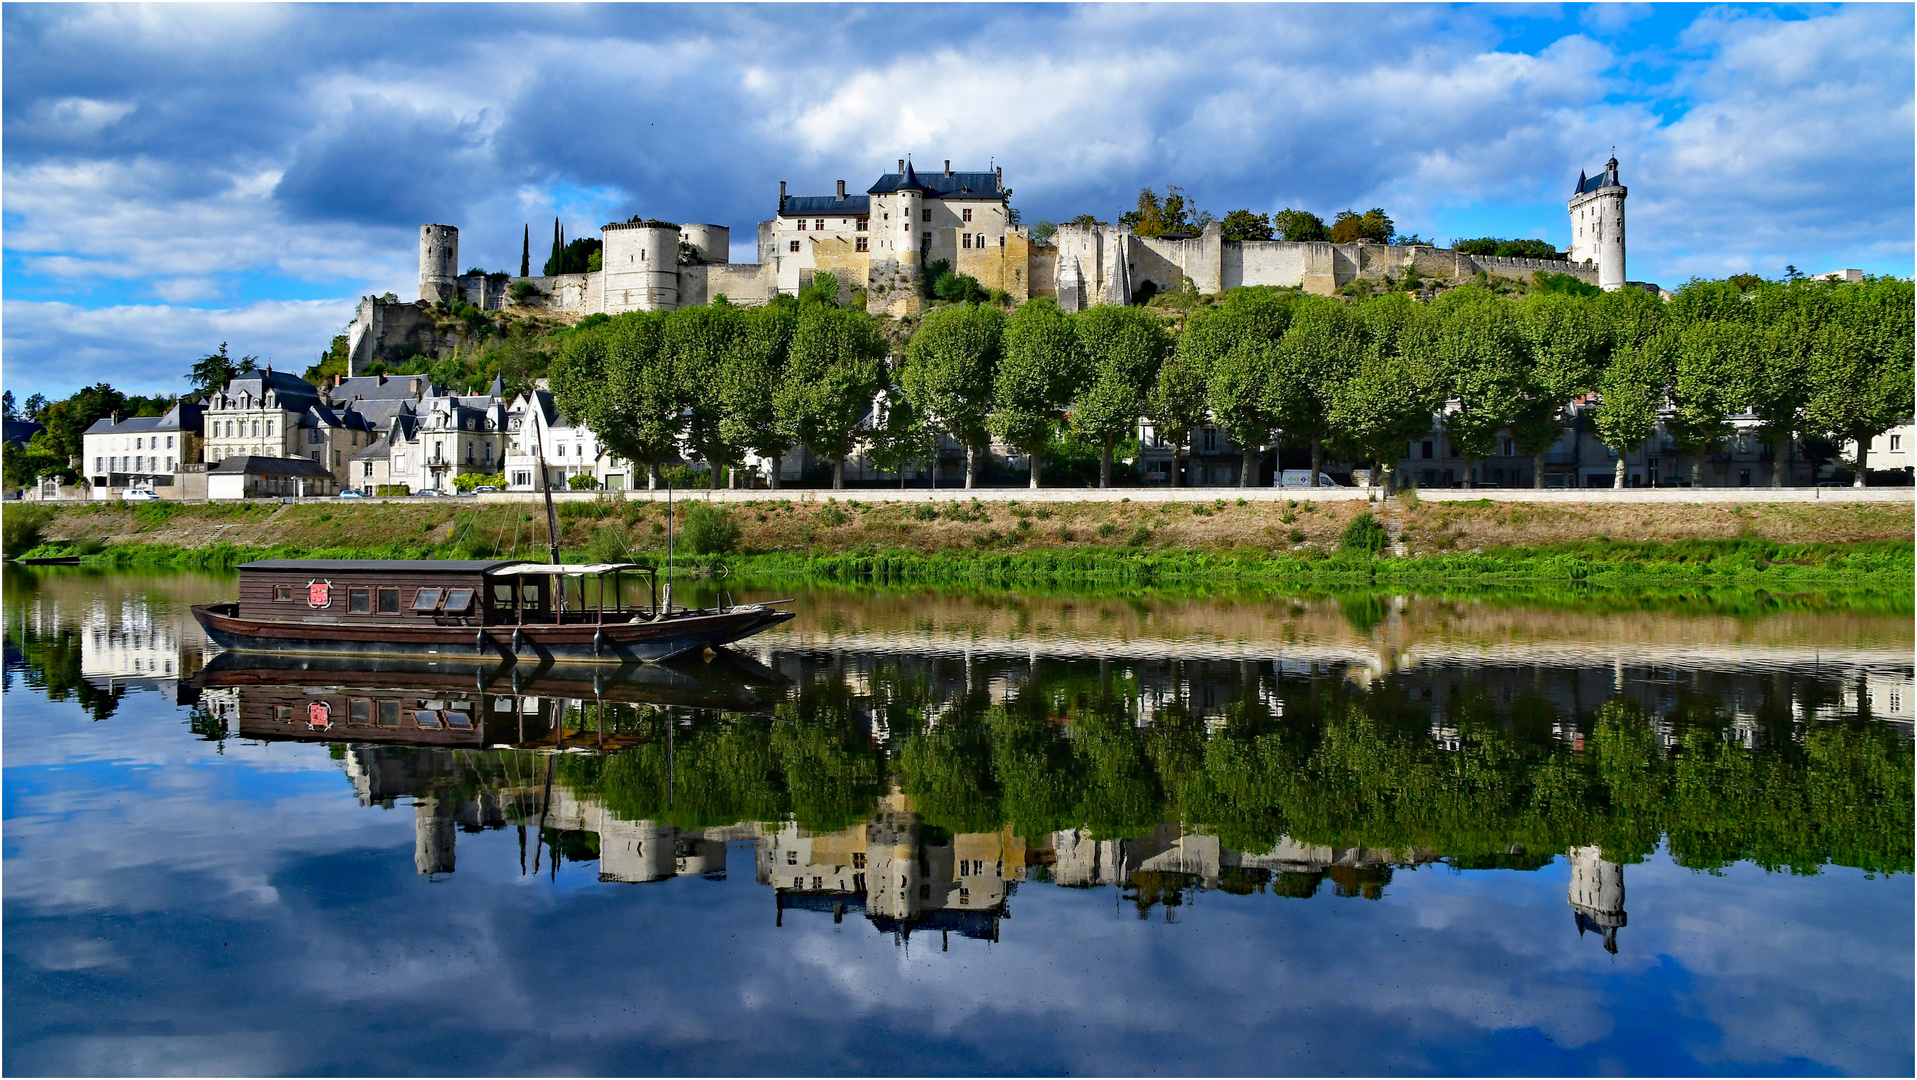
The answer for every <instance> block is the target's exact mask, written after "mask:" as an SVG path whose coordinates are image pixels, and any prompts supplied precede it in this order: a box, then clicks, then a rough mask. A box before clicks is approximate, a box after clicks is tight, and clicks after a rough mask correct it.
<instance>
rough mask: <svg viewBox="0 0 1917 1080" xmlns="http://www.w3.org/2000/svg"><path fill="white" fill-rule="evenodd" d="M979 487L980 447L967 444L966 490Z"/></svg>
mask: <svg viewBox="0 0 1917 1080" xmlns="http://www.w3.org/2000/svg"><path fill="white" fill-rule="evenodd" d="M977 486H978V447H976V446H973V445H972V444H971V443H966V444H965V490H967V491H970V490H972V489H973V488H975V487H977Z"/></svg>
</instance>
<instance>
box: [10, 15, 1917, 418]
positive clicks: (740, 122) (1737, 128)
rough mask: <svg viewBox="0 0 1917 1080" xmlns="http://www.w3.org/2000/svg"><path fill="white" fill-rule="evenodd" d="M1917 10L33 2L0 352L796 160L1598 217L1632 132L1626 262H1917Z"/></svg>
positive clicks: (17, 128) (413, 269)
mask: <svg viewBox="0 0 1917 1080" xmlns="http://www.w3.org/2000/svg"><path fill="white" fill-rule="evenodd" d="M1912 24H1913V11H1912V8H1911V7H1910V6H1909V5H1870V4H1866V5H1856V6H1836V7H1832V6H1805V7H1744V6H1719V5H1710V6H1705V5H1676V4H1668V5H1649V4H1603V5H1591V6H1581V5H1555V4H1549V5H1497V6H1491V5H1486V6H1467V7H1442V6H1412V5H1402V6H1400V5H1350V6H1337V5H1332V6H1317V5H1275V6H1230V7H1206V6H1186V5H1178V6H1148V5H1122V6H1064V5H1048V6H1038V7H1025V6H1009V5H1007V6H997V5H973V4H948V5H939V6H921V5H903V6H877V7H859V6H843V7H829V6H803V5H776V6H763V7H758V6H717V5H714V6H649V5H630V6H594V5H566V6H559V5H553V6H526V7H521V6H511V5H485V6H481V7H464V6H457V5H427V6H421V7H408V6H385V5H367V6H349V5H311V6H305V5H287V6H254V5H245V4H222V5H210V6H204V7H202V6H188V5H155V6H139V7H135V6H117V5H115V6H82V5H64V4H61V5H35V4H8V5H6V6H5V8H4V9H3V11H0V61H4V72H3V74H0V88H3V92H4V100H5V107H4V111H3V112H0V123H3V124H4V127H3V128H0V140H3V142H0V150H3V151H4V164H3V165H0V182H3V183H4V188H3V189H0V228H3V229H4V235H3V238H0V274H3V275H4V277H3V278H0V281H3V282H4V286H3V287H4V295H3V297H0V316H3V317H4V326H3V327H0V350H3V351H0V383H3V384H4V385H5V386H6V388H7V389H10V390H13V391H14V393H15V396H16V398H18V399H24V398H25V397H26V396H28V395H29V394H31V393H35V392H39V393H44V394H47V395H48V396H50V397H52V396H64V395H65V394H68V393H71V392H72V391H73V390H75V389H78V388H79V387H80V386H83V385H86V384H90V383H93V382H97V381H101V380H105V381H108V382H111V383H112V384H113V385H114V386H116V387H119V388H120V389H122V390H125V391H128V392H141V393H160V392H179V391H181V390H183V389H185V386H186V384H185V382H184V378H183V376H184V374H185V372H186V369H187V367H188V366H189V365H190V364H191V362H192V361H193V360H194V359H195V358H197V357H199V356H201V355H204V354H205V353H207V352H210V351H212V350H213V349H214V348H215V347H217V346H218V345H219V344H220V343H221V342H223V341H224V342H228V343H229V345H230V348H231V350H232V352H233V353H234V354H235V355H255V356H258V357H260V358H261V360H262V361H263V362H270V363H273V364H275V365H276V366H279V367H281V368H283V369H293V370H301V369H304V368H305V367H307V366H308V365H310V364H311V363H313V362H314V360H315V359H316V358H317V357H318V356H319V354H320V353H322V352H323V351H325V349H326V348H327V345H328V343H329V342H330V340H331V338H332V337H333V335H335V334H338V333H341V332H343V330H344V328H345V326H346V324H347V322H348V321H349V320H350V319H351V317H352V311H353V306H354V303H355V301H356V300H357V298H358V297H359V296H361V295H364V294H367V293H383V292H388V291H391V292H393V293H396V294H397V295H399V296H400V297H401V298H402V299H409V300H410V299H412V298H413V297H415V296H417V295H418V229H419V226H420V225H421V224H422V223H426V222H438V223H444V224H451V225H456V226H458V227H459V229H460V258H461V262H462V264H464V265H463V266H462V269H465V268H467V267H473V266H479V267H484V268H486V269H494V270H507V271H516V270H517V269H518V256H519V245H520V241H521V237H522V235H523V233H522V230H524V229H525V228H527V227H528V226H530V227H531V231H532V233H533V237H534V241H533V243H534V247H535V251H536V254H535V256H534V261H535V263H538V262H540V261H542V260H543V255H541V254H538V252H539V251H540V250H541V248H540V245H541V244H542V243H549V241H550V236H551V229H552V222H553V220H554V218H555V217H556V218H558V219H559V220H560V222H561V223H562V224H563V225H564V227H565V229H566V232H567V235H568V236H589V235H594V234H595V233H596V230H597V229H598V227H599V226H600V225H602V224H604V223H605V222H608V221H614V220H623V219H624V218H626V217H628V216H631V215H632V214H635V213H643V214H646V215H649V216H654V217H660V218H664V219H666V220H670V221H688V222H692V221H697V222H711V223H715V224H721V225H727V226H730V227H731V229H732V237H733V257H734V259H736V260H739V261H750V260H752V259H753V258H754V257H755V256H754V254H753V230H754V228H755V226H756V223H757V222H758V221H760V220H762V219H764V218H767V217H769V216H770V215H771V213H772V210H773V208H774V201H775V200H776V198H777V192H778V184H779V182H780V181H781V180H785V181H788V182H789V183H790V185H791V190H792V192H793V193H794V194H807V193H828V192H830V191H832V190H833V182H834V181H836V180H839V179H844V180H846V181H847V182H848V185H849V186H850V187H851V188H852V190H861V189H863V188H864V187H866V186H868V185H869V184H870V183H871V182H872V180H874V179H876V178H877V176H878V175H879V174H880V173H882V172H885V171H888V170H889V169H890V168H891V165H892V163H893V162H894V161H895V160H896V159H897V158H899V157H902V156H908V155H910V156H912V157H913V159H914V160H915V161H916V162H918V163H920V164H922V165H928V166H931V167H939V166H941V165H942V164H943V162H944V161H945V160H946V159H948V158H949V159H950V160H951V161H952V163H953V166H954V167H955V168H959V169H984V168H988V167H990V166H992V165H1001V166H1003V167H1004V169H1005V182H1006V185H1007V186H1008V187H1010V188H1011V189H1012V191H1013V199H1012V201H1013V205H1014V206H1015V207H1017V208H1018V209H1019V210H1020V211H1021V213H1022V214H1023V216H1024V219H1025V220H1026V221H1028V222H1033V221H1040V220H1048V219H1049V220H1058V219H1061V218H1069V217H1071V216H1074V215H1077V214H1080V213H1087V212H1089V213H1095V214H1097V215H1098V216H1100V217H1101V218H1105V219H1107V220H1110V219H1112V218H1113V217H1115V216H1116V215H1117V214H1119V213H1121V212H1123V211H1124V210H1125V209H1127V208H1128V207H1130V206H1131V205H1132V204H1133V203H1134V202H1135V201H1136V199H1137V195H1138V191H1139V189H1140V188H1141V187H1145V186H1152V187H1155V188H1157V189H1159V190H1161V191H1162V190H1163V188H1164V186H1165V185H1167V184H1177V185H1179V186H1180V187H1182V188H1183V189H1184V190H1185V191H1186V192H1187V194H1188V195H1189V196H1190V197H1192V198H1193V199H1194V200H1195V201H1196V203H1197V205H1198V206H1199V207H1201V208H1202V209H1205V210H1209V211H1211V212H1213V213H1215V214H1217V215H1219V216H1222V215H1223V214H1224V213H1226V212H1228V211H1230V210H1234V209H1238V208H1241V207H1242V208H1248V209H1251V210H1253V211H1256V212H1269V211H1274V210H1279V209H1284V208H1288V207H1295V208H1301V209H1307V210H1310V211H1312V212H1314V213H1317V214H1319V215H1321V216H1323V217H1326V218H1327V219H1329V218H1330V217H1331V215H1333V214H1335V213H1336V212H1337V211H1339V210H1343V209H1347V208H1351V209H1356V210H1363V209H1366V208H1368V207H1372V206H1381V207H1384V208H1385V209H1386V210H1387V211H1388V212H1389V213H1390V214H1391V216H1392V217H1393V218H1394V220H1395V221H1396V222H1397V224H1398V227H1399V229H1400V230H1401V231H1404V232H1414V233H1417V234H1419V235H1421V236H1424V237H1426V238H1432V239H1436V240H1438V241H1440V242H1446V243H1448V242H1450V241H1451V240H1453V239H1458V238H1464V237H1473V236H1483V235H1496V236H1509V237H1538V238H1542V239H1546V240H1549V241H1551V242H1552V243H1554V244H1556V245H1558V246H1559V247H1560V248H1562V247H1564V246H1566V245H1567V244H1568V243H1569V240H1570V227H1569V224H1568V218H1567V216H1566V213H1565V207H1564V202H1565V199H1566V198H1567V197H1568V196H1569V194H1570V192H1571V189H1572V187H1573V185H1574V184H1575V182H1576V180H1577V177H1578V174H1579V172H1580V171H1590V172H1596V171H1597V170H1598V169H1600V168H1601V167H1602V165H1603V163H1604V161H1605V159H1606V158H1607V157H1609V156H1610V155H1611V153H1612V152H1613V148H1615V152H1616V154H1617V157H1618V160H1619V162H1620V164H1621V170H1622V178H1623V180H1624V182H1625V184H1627V185H1628V186H1629V189H1630V192H1631V194H1630V199H1629V202H1628V203H1627V216H1628V221H1629V229H1630V232H1629V235H1630V247H1629V258H1630V264H1629V265H1630V276H1631V277H1632V278H1633V279H1637V280H1649V281H1656V282H1659V283H1661V284H1664V285H1666V286H1667V287H1669V286H1674V285H1677V284H1680V283H1682V282H1683V281H1685V280H1687V279H1689V278H1691V277H1694V276H1695V277H1721V276H1723V275H1726V274H1730V273H1739V272H1755V273H1758V274H1762V275H1764V276H1766V277H1778V276H1782V275H1783V273H1784V268H1785V267H1786V266H1787V265H1792V266H1796V267H1798V268H1799V269H1801V270H1804V271H1808V272H1817V271H1823V270H1830V269H1836V268H1840V267H1858V268H1861V269H1864V270H1867V271H1870V272H1873V273H1889V274H1896V275H1899V276H1906V275H1909V274H1911V273H1912V269H1913V267H1912V261H1913V250H1912V233H1913V209H1912V208H1913V196H1914V193H1917V178H1914V171H1917V151H1914V150H1913V139H1912V133H1913V128H1914V126H1917V125H1914V123H1913V112H1912V86H1913V82H1914V81H1917V63H1914V60H1913V25H1912Z"/></svg>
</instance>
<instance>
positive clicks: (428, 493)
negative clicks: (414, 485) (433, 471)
mask: <svg viewBox="0 0 1917 1080" xmlns="http://www.w3.org/2000/svg"><path fill="white" fill-rule="evenodd" d="M413 494H415V495H418V496H420V497H421V498H438V497H439V496H441V495H444V494H446V493H445V492H443V491H441V490H439V489H438V488H420V489H419V490H418V491H415V492H413Z"/></svg>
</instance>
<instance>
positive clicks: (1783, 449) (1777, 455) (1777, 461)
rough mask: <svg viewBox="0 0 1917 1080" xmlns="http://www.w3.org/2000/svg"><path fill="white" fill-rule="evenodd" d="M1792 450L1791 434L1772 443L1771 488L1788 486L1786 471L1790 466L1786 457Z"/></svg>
mask: <svg viewBox="0 0 1917 1080" xmlns="http://www.w3.org/2000/svg"><path fill="white" fill-rule="evenodd" d="M1790 450H1791V437H1790V433H1789V432H1786V433H1785V434H1783V435H1782V436H1779V437H1778V438H1776V439H1773V440H1772V441H1771V486H1772V487H1774V488H1781V487H1785V486H1786V485H1785V483H1784V470H1786V469H1788V468H1790V465H1789V464H1788V462H1787V461H1786V455H1788V454H1789V453H1790Z"/></svg>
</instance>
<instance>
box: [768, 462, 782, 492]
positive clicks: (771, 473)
mask: <svg viewBox="0 0 1917 1080" xmlns="http://www.w3.org/2000/svg"><path fill="white" fill-rule="evenodd" d="M783 457H785V455H784V454H773V455H772V456H770V457H768V458H766V461H765V486H766V487H767V488H769V489H770V490H772V491H777V490H779V459H780V458H783Z"/></svg>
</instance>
